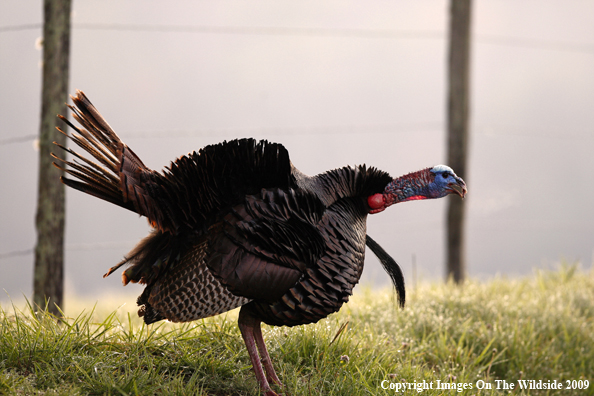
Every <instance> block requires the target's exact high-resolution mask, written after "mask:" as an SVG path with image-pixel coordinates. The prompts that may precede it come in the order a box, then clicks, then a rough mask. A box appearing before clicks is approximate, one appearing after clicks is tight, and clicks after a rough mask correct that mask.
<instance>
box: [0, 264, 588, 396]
mask: <svg viewBox="0 0 594 396" xmlns="http://www.w3.org/2000/svg"><path fill="white" fill-rule="evenodd" d="M129 305H131V304H129ZM112 307H113V305H112ZM130 309H131V310H132V309H133V307H130ZM111 310H113V308H111ZM81 311H82V313H80V312H81ZM73 312H79V314H75V315H73V314H72V313H73ZM67 314H68V315H71V316H67V317H66V319H63V320H56V318H55V317H52V316H51V315H48V314H45V313H44V312H41V313H37V314H35V313H34V310H33V309H32V307H31V306H30V305H26V306H25V308H23V309H18V308H16V307H14V306H12V307H6V306H4V307H1V308H0V394H10V395H13V394H14V395H86V394H95V395H98V394H106V395H258V394H260V393H259V391H258V386H257V383H256V381H255V377H254V375H253V373H252V371H251V365H250V363H249V358H248V356H247V352H246V349H245V346H244V344H243V341H242V339H241V336H240V333H239V330H238V328H237V325H236V320H237V311H233V312H230V313H229V314H227V315H221V316H219V317H215V318H210V319H207V320H201V321H197V322H193V323H188V324H182V325H179V324H171V323H160V324H156V325H151V326H149V327H148V328H147V326H145V325H144V324H143V323H142V321H141V320H140V319H139V318H138V317H136V314H135V312H134V311H133V310H132V312H128V311H126V310H125V309H124V308H123V307H122V308H119V309H117V310H116V311H110V310H109V308H107V311H106V308H105V307H104V306H95V307H94V308H92V309H90V310H87V311H83V310H82V309H81V308H79V307H76V306H75V307H73V308H70V309H69V311H68V312H67ZM593 329H594V274H593V273H591V272H583V271H580V270H579V269H578V268H577V267H576V266H563V267H562V268H561V269H559V270H558V271H554V272H537V273H536V274H535V275H534V276H532V277H529V278H525V279H496V280H493V281H490V282H488V283H479V282H475V281H469V282H467V283H466V284H465V285H464V286H463V287H456V286H454V285H452V284H427V285H422V286H420V287H418V288H417V290H414V291H409V301H408V303H407V308H405V309H404V310H399V309H397V308H396V303H395V301H394V296H393V294H392V293H391V292H390V291H389V290H383V291H372V290H371V289H369V288H365V287H363V288H362V287H359V292H358V293H357V294H355V296H353V298H352V300H351V302H350V303H348V304H346V305H345V306H344V307H343V308H342V310H341V311H340V312H339V313H338V314H335V315H332V316H330V317H329V318H327V319H326V320H322V321H320V322H319V323H317V324H315V325H309V326H299V327H295V328H286V327H280V328H279V327H269V326H264V337H265V339H266V343H267V345H268V349H269V352H270V355H271V357H272V359H273V362H274V365H275V367H276V371H277V373H278V375H279V377H280V378H281V380H282V381H283V383H284V384H285V389H283V390H282V393H283V394H285V395H320V394H323V395H395V394H407V395H415V394H422V395H454V394H460V395H504V394H505V395H508V394H517V395H556V394H559V395H594V383H592V382H594V331H593ZM503 380H505V381H506V382H507V383H508V384H509V383H512V384H514V385H515V387H514V389H503V382H502V381H503ZM518 380H536V381H538V380H542V382H543V383H548V381H553V380H557V381H558V382H559V381H561V383H562V385H563V387H566V386H567V385H568V383H567V382H566V381H568V380H569V381H575V384H574V385H575V387H579V386H580V385H581V386H582V387H583V386H584V382H583V381H584V380H588V381H590V384H589V387H588V388H587V389H585V390H584V389H582V390H579V389H569V390H568V389H563V390H554V391H552V390H529V391H526V390H521V389H518V386H519V385H518ZM423 381H424V382H425V384H427V385H432V386H433V389H426V390H422V391H421V392H419V391H418V389H406V390H404V391H403V390H402V389H401V388H400V389H398V390H397V389H382V386H381V385H382V384H384V386H386V387H389V385H390V383H391V384H393V385H392V387H396V386H397V385H398V386H401V385H400V384H402V383H403V382H404V383H408V384H412V385H407V386H414V384H415V383H417V384H418V383H421V384H422V383H423ZM437 381H441V383H440V384H441V385H443V383H447V384H448V386H449V383H450V382H451V383H454V386H455V384H461V385H459V386H463V385H464V384H470V385H471V386H472V389H466V390H464V389H461V390H462V391H461V392H458V391H457V390H443V389H436V387H437V383H438V382H437ZM477 381H478V383H479V384H483V383H484V384H488V385H491V386H492V389H477ZM481 381H482V382H481ZM578 381H581V382H578ZM488 385H486V386H488ZM498 385H499V388H500V389H497V386H498ZM569 385H572V382H569ZM467 387H468V385H467Z"/></svg>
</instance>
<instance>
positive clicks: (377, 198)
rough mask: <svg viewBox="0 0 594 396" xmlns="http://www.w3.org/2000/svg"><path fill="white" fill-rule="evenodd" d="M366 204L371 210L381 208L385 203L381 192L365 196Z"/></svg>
mask: <svg viewBox="0 0 594 396" xmlns="http://www.w3.org/2000/svg"><path fill="white" fill-rule="evenodd" d="M367 204H368V205H369V207H370V208H371V210H377V209H383V208H384V207H385V205H386V202H385V200H384V195H383V194H373V195H371V196H370V197H369V198H367Z"/></svg>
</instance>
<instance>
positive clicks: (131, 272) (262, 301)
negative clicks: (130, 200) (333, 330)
mask: <svg viewBox="0 0 594 396" xmlns="http://www.w3.org/2000/svg"><path fill="white" fill-rule="evenodd" d="M229 146H232V147H234V148H236V149H238V150H241V151H244V150H247V151H256V152H260V153H263V154H264V155H267V154H269V151H270V152H272V153H274V154H276V158H273V159H272V160H270V158H268V161H266V164H267V166H270V164H275V166H279V167H280V168H281V169H289V170H290V171H289V173H288V174H287V175H288V177H286V176H287V175H283V177H282V180H272V179H270V178H267V179H266V182H267V183H266V184H268V185H261V186H258V187H257V188H256V187H254V188H253V187H252V186H254V185H256V184H261V183H254V181H253V180H252V181H250V183H249V185H250V187H249V188H245V190H244V191H241V192H240V191H235V194H237V196H238V199H236V200H235V202H233V200H230V201H229V202H225V204H224V205H221V204H218V205H215V206H214V208H213V209H212V212H211V213H210V214H209V215H206V216H194V217H193V218H196V217H198V218H199V219H200V221H197V222H195V223H194V224H189V221H190V220H189V219H188V217H189V216H187V215H184V216H182V218H183V219H184V222H185V223H188V224H186V226H184V227H180V228H181V230H179V231H178V232H177V233H175V232H172V231H169V230H160V229H158V228H157V229H155V230H154V231H153V232H152V233H151V235H149V236H148V237H147V238H146V239H145V240H144V241H142V242H141V243H140V244H139V245H138V246H137V247H136V249H135V250H133V251H132V252H131V254H129V255H128V259H127V261H129V262H131V263H132V266H131V267H130V268H129V269H128V270H127V271H126V272H124V279H125V282H127V281H128V280H129V281H133V282H141V283H145V284H146V285H147V287H146V288H145V290H144V292H143V294H142V295H141V296H140V297H139V299H138V304H139V305H140V306H141V309H140V311H139V313H140V315H141V316H143V317H144V319H145V321H146V322H147V323H153V322H155V321H158V320H161V319H168V320H170V321H173V322H187V321H193V320H196V319H201V318H205V317H208V316H212V315H216V314H220V313H223V312H226V311H228V310H230V309H234V308H237V307H239V306H243V305H245V306H246V307H245V308H246V309H249V310H250V311H252V312H253V313H254V314H255V315H257V316H258V317H259V318H260V319H261V320H262V321H263V322H265V323H267V324H270V325H277V326H280V325H287V326H295V325H301V324H307V323H313V322H317V321H318V320H320V319H322V318H324V317H326V316H328V315H329V314H331V313H333V312H336V311H338V310H339V309H340V307H341V306H342V304H343V303H345V302H347V301H348V298H349V296H350V295H351V294H352V290H353V287H354V286H355V285H356V284H357V282H358V281H359V278H360V276H361V273H362V270H363V262H364V257H365V241H366V218H367V214H368V212H369V209H368V208H367V206H366V203H365V200H364V197H366V196H367V195H368V194H370V193H375V192H378V191H381V190H382V189H383V186H385V184H386V183H387V182H386V180H387V181H390V180H391V178H390V176H389V175H387V174H384V173H383V172H378V171H376V170H374V169H371V170H368V169H366V168H365V167H357V168H350V167H346V168H342V169H338V170H334V171H331V172H330V173H326V174H322V175H318V176H315V177H308V176H305V175H303V174H302V173H300V172H299V171H297V170H296V169H295V168H294V167H293V166H292V165H291V164H290V162H287V161H288V155H287V154H286V152H285V151H284V147H282V146H280V145H276V144H273V143H268V142H265V141H261V142H256V141H255V140H253V139H242V140H236V141H232V142H224V143H221V144H219V145H217V146H216V147H213V146H209V147H206V148H205V149H203V150H201V151H200V152H198V153H194V154H192V155H190V157H182V159H180V160H178V161H179V162H182V163H183V162H185V161H187V160H189V159H191V160H192V163H196V162H202V161H203V162H208V163H209V164H212V165H213V168H214V169H223V170H224V173H225V174H221V175H216V177H213V178H210V180H211V181H212V186H210V187H214V186H218V188H220V186H221V185H222V184H225V183H229V187H230V188H237V186H238V183H237V182H235V181H233V180H229V179H228V174H236V173H238V172H240V171H239V169H233V168H234V166H233V164H231V163H228V165H227V166H226V167H225V166H221V167H220V168H219V167H218V166H214V165H217V162H218V161H217V160H216V159H217V158H218V155H217V154H218V153H219V152H228V151H230V150H229ZM231 151H233V150H231ZM202 156H205V157H206V156H208V158H201V157H202ZM225 157H226V156H224V158H225ZM226 159H227V158H226ZM204 160H207V161H204ZM279 162H282V163H279ZM233 163H234V164H237V161H234V162H233ZM252 163H253V162H252ZM221 165H222V164H221ZM249 165H251V164H247V163H244V164H241V172H243V171H245V172H246V173H249V174H250V175H254V174H255V172H257V171H258V170H260V169H258V167H256V169H253V168H250V167H249ZM175 166H176V165H175V164H174V165H173V167H175ZM262 170H263V171H264V172H266V169H262ZM213 173H214V172H209V173H208V174H209V175H211V176H212V175H213ZM266 173H267V175H266V176H267V177H270V173H268V172H266ZM280 174H281V172H278V173H277V175H280ZM194 176H195V175H194ZM188 178H190V176H188ZM171 179H173V177H170V178H165V180H164V181H163V180H162V181H161V182H162V184H161V185H162V186H163V185H165V184H166V183H169V182H170V180H171ZM255 179H257V180H262V179H260V178H259V177H256V178H255ZM330 181H332V183H330ZM185 182H189V183H192V184H193V185H200V186H201V188H204V187H205V183H204V181H203V180H199V179H198V180H196V178H192V179H191V180H188V181H185ZM279 184H281V185H282V187H271V186H272V185H279ZM244 186H245V184H244ZM322 186H323V187H322ZM335 186H338V188H337V187H335ZM206 190H210V188H208V189H206ZM247 190H249V191H247ZM256 190H259V191H257V192H256ZM210 191H212V190H210ZM318 191H320V192H321V193H316V192H318ZM189 193H191V191H190V192H189ZM214 195H215V194H213V196H214ZM182 197H183V196H182ZM184 199H185V198H184ZM188 209H189V208H188ZM176 223H177V222H176Z"/></svg>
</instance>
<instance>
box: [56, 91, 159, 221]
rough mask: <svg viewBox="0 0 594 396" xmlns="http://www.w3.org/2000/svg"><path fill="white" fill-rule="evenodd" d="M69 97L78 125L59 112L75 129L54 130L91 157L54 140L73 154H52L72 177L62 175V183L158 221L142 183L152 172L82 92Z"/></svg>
mask: <svg viewBox="0 0 594 396" xmlns="http://www.w3.org/2000/svg"><path fill="white" fill-rule="evenodd" d="M71 98H72V101H73V103H74V106H71V105H68V107H69V108H70V109H71V110H72V115H73V117H74V119H75V120H76V121H77V122H78V123H79V124H80V127H78V126H76V125H74V124H73V123H71V122H70V121H68V120H67V119H66V117H64V116H62V115H59V116H58V117H60V119H62V120H63V121H64V122H65V123H66V124H67V125H68V126H69V127H70V128H72V129H73V131H75V132H72V133H71V134H68V133H66V132H64V131H63V130H61V129H60V128H57V129H58V130H59V131H60V132H61V133H63V134H64V135H66V136H67V137H68V138H69V139H70V140H72V141H73V142H74V143H76V145H77V146H79V147H80V148H82V149H83V150H84V151H86V152H87V153H88V154H90V155H91V157H92V159H89V158H85V157H84V156H82V155H81V154H79V153H77V152H75V151H73V150H72V149H70V148H67V147H64V146H62V145H60V144H58V143H54V144H56V145H57V146H58V147H60V148H61V149H62V150H64V151H66V152H68V153H70V154H71V155H72V156H73V159H71V160H70V161H68V160H66V159H63V158H60V157H58V156H56V155H55V154H53V153H52V156H53V157H54V158H55V159H56V160H58V162H54V165H55V166H56V167H58V168H59V169H62V170H63V171H64V172H66V173H67V174H69V175H70V176H73V177H74V178H75V179H71V178H67V177H62V178H61V180H62V182H63V183H64V184H66V185H67V186H69V187H72V188H74V189H76V190H79V191H82V192H84V193H87V194H89V195H93V196H95V197H97V198H100V199H103V200H105V201H107V202H111V203H113V204H114V205H118V206H121V207H123V208H126V209H128V210H131V211H133V212H136V213H138V214H141V215H145V216H147V217H149V219H150V220H153V221H154V220H158V219H159V217H160V216H159V213H157V208H156V207H155V205H154V202H153V200H152V199H151V198H150V197H149V196H148V194H146V192H145V182H146V181H147V179H148V178H149V177H150V174H151V173H153V171H151V170H150V169H148V168H147V167H146V166H145V165H144V164H143V163H142V161H141V160H140V158H138V156H137V155H136V154H134V152H133V151H132V150H131V149H130V148H129V147H128V146H127V145H125V144H124V143H123V142H122V140H121V139H120V138H119V137H118V135H116V133H115V132H114V131H113V129H112V128H111V127H110V126H109V124H108V123H107V121H105V119H104V118H103V117H102V116H101V114H99V112H98V111H97V109H96V108H95V106H93V104H92V103H91V101H90V100H89V99H88V98H87V96H86V95H85V94H84V93H83V92H82V91H77V92H76V96H71Z"/></svg>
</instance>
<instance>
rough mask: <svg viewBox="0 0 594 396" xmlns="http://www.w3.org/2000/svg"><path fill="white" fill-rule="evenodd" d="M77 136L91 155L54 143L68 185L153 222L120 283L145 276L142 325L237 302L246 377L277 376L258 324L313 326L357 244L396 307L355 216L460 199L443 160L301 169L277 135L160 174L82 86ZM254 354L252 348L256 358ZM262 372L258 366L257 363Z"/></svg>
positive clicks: (399, 282)
mask: <svg viewBox="0 0 594 396" xmlns="http://www.w3.org/2000/svg"><path fill="white" fill-rule="evenodd" d="M72 100H73V102H74V106H69V107H70V109H71V110H72V111H73V116H74V119H75V120H76V121H77V122H78V123H79V124H80V126H81V127H77V126H75V125H73V124H72V123H70V122H69V121H68V120H66V118H64V117H63V116H60V118H61V119H62V120H64V122H66V123H67V124H68V125H69V126H70V127H71V128H72V129H74V130H75V131H76V132H77V133H72V135H68V134H66V133H64V132H63V131H61V132H62V133H64V134H66V135H67V136H69V137H70V138H71V139H72V140H73V141H74V142H75V143H76V144H77V145H78V146H80V147H81V148H82V149H83V150H84V151H86V152H87V153H88V154H90V155H91V156H92V157H94V160H90V159H87V158H85V157H83V156H81V155H79V154H78V153H76V152H74V151H72V150H71V149H69V148H66V147H63V146H60V147H61V148H62V149H64V150H65V151H67V152H68V153H70V154H71V155H72V156H73V157H74V159H72V160H71V161H67V160H65V159H60V158H59V157H57V156H55V155H54V158H56V159H58V160H59V161H60V163H59V164H57V165H56V163H54V165H56V166H57V167H59V168H61V169H63V170H64V171H65V172H67V173H68V174H70V175H72V176H74V177H75V178H76V179H78V180H73V179H68V178H62V182H63V183H64V184H66V185H68V186H70V187H72V188H75V189H77V190H80V191H83V192H85V193H87V194H90V195H94V196H96V197H98V198H101V199H103V200H105V201H108V202H111V203H113V204H115V205H118V206H121V207H123V208H126V209H128V210H131V211H133V212H136V213H138V214H140V215H143V216H146V217H147V218H148V220H149V222H150V223H151V225H152V227H153V228H152V231H151V232H150V234H149V235H148V236H147V237H146V238H145V239H143V240H142V241H141V242H140V243H139V244H138V245H137V246H136V247H135V248H134V249H133V250H132V251H131V252H130V253H129V254H128V255H127V256H125V258H124V260H122V261H121V262H120V263H118V264H117V265H116V266H114V267H112V268H110V269H109V271H108V272H107V273H106V274H105V276H108V275H109V274H111V273H112V272H114V271H115V270H117V269H118V268H119V267H121V266H122V265H124V264H131V265H130V266H129V267H128V268H127V269H126V270H125V271H124V272H123V274H122V280H123V283H124V285H126V284H127V283H128V282H139V283H142V284H145V285H146V288H145V289H144V291H143V293H142V294H141V295H140V297H139V298H138V305H139V306H140V309H139V311H138V315H139V316H141V317H143V318H144V321H145V322H146V323H147V324H149V323H153V322H156V321H159V320H162V319H168V320H170V321H172V322H187V321H193V320H196V319H200V318H205V317H208V316H212V315H217V314H220V313H223V312H226V311H228V310H231V309H233V308H237V307H240V306H241V310H240V313H239V321H238V324H239V328H240V330H241V334H242V336H243V339H244V341H245V344H246V347H247V350H248V353H249V356H250V359H251V362H252V365H253V368H254V371H255V373H256V377H257V380H258V382H259V385H260V387H261V389H262V391H263V392H264V393H265V394H266V395H276V393H275V392H274V391H273V390H272V389H271V388H270V385H269V382H274V383H276V384H278V385H281V382H280V380H279V379H278V377H277V375H276V373H275V371H274V369H273V367H272V363H271V360H270V357H269V355H268V352H267V351H266V346H265V344H264V340H263V338H262V332H261V329H260V323H261V322H264V323H267V324H269V325H275V326H283V325H284V326H296V325H301V324H307V323H314V322H317V321H318V320H320V319H322V318H325V317H326V316H328V315H329V314H331V313H333V312H336V311H338V310H339V309H340V307H341V306H342V304H344V303H345V302H347V301H348V299H349V296H350V295H351V294H352V290H353V287H354V286H355V284H357V282H358V281H359V278H360V276H361V272H362V270H363V261H364V255H365V244H366V243H367V245H368V246H369V247H370V248H371V249H372V250H373V251H374V253H376V255H378V257H379V258H380V261H381V263H382V264H383V265H384V267H385V268H386V270H387V271H388V273H389V274H390V276H391V278H392V280H393V282H394V285H395V287H396V289H397V291H398V295H399V299H400V303H401V304H404V298H405V297H404V279H403V277H402V273H401V271H400V268H399V267H398V265H397V264H396V262H395V261H394V260H393V259H391V257H390V256H389V255H388V254H387V253H386V252H385V251H384V250H383V249H382V248H381V247H380V246H379V245H378V244H377V243H375V242H374V241H373V240H372V239H371V238H369V237H368V236H367V237H366V219H367V215H368V214H370V213H379V212H381V211H383V210H384V209H385V208H387V207H388V206H390V205H392V204H395V203H399V202H405V201H411V200H419V199H428V198H440V197H444V196H446V195H448V194H451V193H455V194H458V195H460V196H461V197H464V196H465V194H466V185H465V183H464V181H463V180H462V179H461V178H459V177H458V176H456V175H455V173H454V172H453V171H452V170H451V169H450V168H448V167H447V166H444V165H438V166H434V167H431V168H427V169H423V170H420V171H418V172H414V173H410V174H407V175H405V176H402V177H400V178H397V179H393V178H392V177H390V176H389V175H388V173H386V172H383V171H380V170H378V169H375V168H369V167H366V166H365V165H362V166H356V167H344V168H340V169H335V170H331V171H328V172H325V173H322V174H319V175H317V176H313V177H310V176H306V175H304V174H303V173H301V172H300V171H299V170H297V169H296V168H295V167H294V166H293V164H292V163H291V162H290V160H289V154H288V152H287V150H286V149H285V147H283V146H282V145H281V144H277V143H269V142H267V141H256V140H254V139H241V140H233V141H229V142H223V143H220V144H215V145H211V146H206V147H204V148H202V149H201V150H200V151H198V152H193V153H191V154H188V155H185V156H182V157H180V158H178V159H177V160H175V161H174V162H172V163H171V165H170V166H169V167H168V168H167V169H165V170H164V171H163V172H162V173H159V172H156V171H153V170H151V169H148V168H147V167H146V166H145V165H144V164H143V163H142V161H141V160H140V159H139V158H138V157H137V156H136V154H134V152H133V151H132V150H131V149H130V148H129V147H128V146H127V145H125V144H124V143H123V142H122V141H121V140H120V138H119V137H118V136H117V135H116V134H115V132H114V131H113V130H112V129H111V127H110V126H109V125H108V124H107V122H106V121H105V120H104V119H103V117H102V116H101V115H100V114H99V112H98V111H97V110H96V108H95V107H94V106H93V105H92V104H91V102H90V101H89V100H88V98H87V97H86V96H85V94H84V93H83V92H81V91H77V94H76V96H75V97H72ZM258 353H259V357H258ZM262 365H263V366H264V369H265V370H266V375H265V374H264V370H263V368H262Z"/></svg>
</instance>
